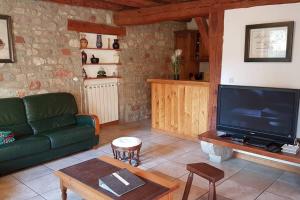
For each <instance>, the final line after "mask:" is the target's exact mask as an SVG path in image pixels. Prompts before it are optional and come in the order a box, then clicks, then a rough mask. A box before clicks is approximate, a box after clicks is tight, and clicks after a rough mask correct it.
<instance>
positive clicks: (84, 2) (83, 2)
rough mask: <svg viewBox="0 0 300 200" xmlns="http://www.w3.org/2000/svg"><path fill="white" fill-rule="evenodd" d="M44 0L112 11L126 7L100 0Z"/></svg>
mask: <svg viewBox="0 0 300 200" xmlns="http://www.w3.org/2000/svg"><path fill="white" fill-rule="evenodd" d="M44 1H49V2H53V3H59V4H66V5H71V6H81V7H88V8H96V9H106V10H113V11H118V10H122V9H126V8H128V7H127V6H122V5H119V4H114V3H109V2H105V1H100V0H44Z"/></svg>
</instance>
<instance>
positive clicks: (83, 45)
mask: <svg viewBox="0 0 300 200" xmlns="http://www.w3.org/2000/svg"><path fill="white" fill-rule="evenodd" d="M85 36H86V35H85V34H82V35H81V39H80V49H85V48H87V46H88V44H89V42H88V40H87V39H86V38H85Z"/></svg>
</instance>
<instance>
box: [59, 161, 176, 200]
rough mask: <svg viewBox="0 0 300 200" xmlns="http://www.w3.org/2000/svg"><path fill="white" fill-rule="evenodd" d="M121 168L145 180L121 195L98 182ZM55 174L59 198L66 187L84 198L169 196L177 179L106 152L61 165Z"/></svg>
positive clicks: (64, 196)
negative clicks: (170, 179)
mask: <svg viewBox="0 0 300 200" xmlns="http://www.w3.org/2000/svg"><path fill="white" fill-rule="evenodd" d="M123 168H126V169H128V170H129V171H131V172H132V173H134V174H136V175H137V176H139V177H141V178H142V179H143V180H144V181H145V182H146V184H145V185H143V186H141V187H139V188H137V189H135V190H133V191H131V192H128V193H127V194H124V195H122V196H121V197H117V196H115V195H113V194H111V193H110V192H108V191H106V190H104V189H102V188H100V187H99V186H98V180H99V178H100V177H103V176H105V175H108V174H110V173H113V172H115V171H118V170H119V169H123ZM55 174H56V175H57V176H58V177H59V179H60V188H61V197H62V200H66V199H67V189H71V190H72V191H74V192H76V193H77V194H79V195H80V196H81V197H82V198H84V199H85V200H108V199H116V200H152V199H159V200H172V199H173V192H174V190H176V189H177V188H178V187H179V184H178V182H175V181H169V180H166V179H164V178H162V177H160V176H157V175H155V174H153V173H150V172H146V171H144V170H141V169H139V168H136V167H133V166H131V165H129V164H126V163H123V162H122V161H119V160H115V159H113V158H110V157H108V156H103V157H100V158H99V159H97V158H95V159H92V160H88V161H85V162H83V163H79V164H77V165H73V166H71V167H67V168H64V169H61V170H59V171H57V172H55Z"/></svg>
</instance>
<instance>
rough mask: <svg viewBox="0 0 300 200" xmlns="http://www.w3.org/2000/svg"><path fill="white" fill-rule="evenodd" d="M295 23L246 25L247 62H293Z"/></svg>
mask: <svg viewBox="0 0 300 200" xmlns="http://www.w3.org/2000/svg"><path fill="white" fill-rule="evenodd" d="M293 34H294V21H286V22H276V23H265V24H254V25H246V34H245V55H244V61H245V62H291V61H292V49H293Z"/></svg>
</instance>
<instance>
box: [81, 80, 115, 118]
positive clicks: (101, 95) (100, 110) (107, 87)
mask: <svg viewBox="0 0 300 200" xmlns="http://www.w3.org/2000/svg"><path fill="white" fill-rule="evenodd" d="M118 84H119V82H118V79H117V78H115V79H114V78H112V79H95V80H85V81H84V96H85V112H87V113H89V114H94V115H97V116H98V117H99V119H100V123H101V124H104V123H107V122H112V121H116V120H119V109H118V107H119V106H118V104H119V100H118Z"/></svg>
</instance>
